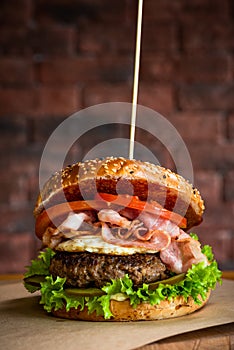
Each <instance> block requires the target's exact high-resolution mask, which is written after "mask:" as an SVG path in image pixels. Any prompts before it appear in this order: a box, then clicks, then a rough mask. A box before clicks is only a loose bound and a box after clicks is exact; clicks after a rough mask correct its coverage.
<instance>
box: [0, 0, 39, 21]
mask: <svg viewBox="0 0 234 350" xmlns="http://www.w3.org/2000/svg"><path fill="white" fill-rule="evenodd" d="M31 15H32V4H31V1H30V0H20V1H19V0H11V1H8V0H2V1H1V11H0V23H1V24H8V25H11V26H17V25H20V24H25V25H26V24H28V23H29V21H30V18H31Z"/></svg>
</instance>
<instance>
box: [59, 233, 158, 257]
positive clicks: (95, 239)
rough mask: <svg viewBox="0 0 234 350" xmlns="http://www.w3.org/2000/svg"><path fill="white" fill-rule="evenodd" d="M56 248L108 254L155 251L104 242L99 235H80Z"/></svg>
mask: <svg viewBox="0 0 234 350" xmlns="http://www.w3.org/2000/svg"><path fill="white" fill-rule="evenodd" d="M56 250H59V251H66V252H85V251H86V252H90V253H98V254H110V255H132V254H135V253H155V251H152V250H147V249H146V248H143V247H137V248H136V247H135V248H126V247H120V246H117V245H114V244H110V243H107V242H104V241H103V239H102V237H101V236H95V235H93V236H91V235H88V236H81V237H74V238H72V239H69V240H67V241H64V242H62V243H60V244H58V246H57V247H56Z"/></svg>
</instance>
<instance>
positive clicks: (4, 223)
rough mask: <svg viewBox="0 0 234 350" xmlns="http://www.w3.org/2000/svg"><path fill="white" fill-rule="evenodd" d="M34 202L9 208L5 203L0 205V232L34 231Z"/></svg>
mask: <svg viewBox="0 0 234 350" xmlns="http://www.w3.org/2000/svg"><path fill="white" fill-rule="evenodd" d="M33 209H34V203H31V204H28V205H27V206H25V205H24V206H22V207H21V208H11V207H10V206H9V205H8V204H7V203H5V204H4V205H3V204H1V206H0V213H1V215H0V223H1V226H0V234H2V233H8V234H9V235H10V234H13V233H14V232H19V233H22V232H26V231H27V232H30V231H31V232H33V231H34V217H33Z"/></svg>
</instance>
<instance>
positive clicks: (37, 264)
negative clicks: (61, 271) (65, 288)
mask: <svg viewBox="0 0 234 350" xmlns="http://www.w3.org/2000/svg"><path fill="white" fill-rule="evenodd" d="M54 255H55V252H54V251H53V250H52V249H50V248H47V249H46V250H45V251H43V252H40V253H39V255H38V257H37V259H34V260H32V261H31V265H29V266H26V272H25V274H24V278H27V277H31V276H35V275H37V276H48V275H49V274H50V271H49V267H50V262H51V259H52V257H53V256H54ZM24 286H25V288H26V289H27V290H28V291H29V292H30V293H34V292H36V291H37V290H40V287H38V286H33V285H31V284H29V283H26V282H24Z"/></svg>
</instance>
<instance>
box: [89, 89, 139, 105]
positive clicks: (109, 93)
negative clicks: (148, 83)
mask: <svg viewBox="0 0 234 350" xmlns="http://www.w3.org/2000/svg"><path fill="white" fill-rule="evenodd" d="M131 93H132V91H131V87H129V86H128V85H126V84H115V85H111V84H95V85H92V86H91V85H90V86H88V87H86V88H85V89H84V105H85V107H89V106H93V105H96V104H99V103H106V102H131Z"/></svg>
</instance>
